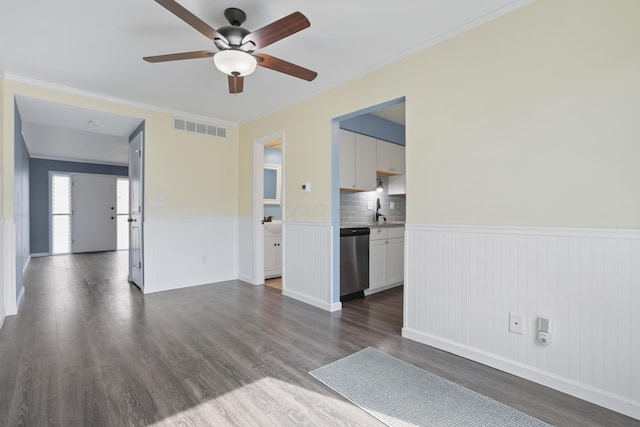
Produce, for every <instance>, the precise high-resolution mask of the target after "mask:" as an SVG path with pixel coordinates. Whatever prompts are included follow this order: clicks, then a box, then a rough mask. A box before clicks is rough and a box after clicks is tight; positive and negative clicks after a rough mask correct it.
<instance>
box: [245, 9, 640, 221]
mask: <svg viewBox="0 0 640 427" xmlns="http://www.w3.org/2000/svg"><path fill="white" fill-rule="evenodd" d="M638 16H640V2H638V1H636V0H613V1H603V0H600V1H592V2H584V1H582V0H562V1H557V0H538V1H536V2H534V3H533V4H531V5H529V6H526V7H524V8H522V9H519V10H517V11H515V12H512V13H510V14H508V15H506V16H503V17H502V18H499V19H497V20H494V21H492V22H490V23H487V24H485V25H482V26H480V27H478V28H476V29H474V30H472V31H469V32H467V33H464V34H462V35H460V36H457V37H455V38H453V39H450V40H448V41H446V42H444V43H441V44H439V45H437V46H435V47H433V48H430V49H427V50H425V51H422V52H420V53H418V54H415V55H413V56H411V57H409V58H406V59H404V60H401V61H399V62H396V63H394V64H391V65H388V66H386V67H384V68H382V69H380V70H378V71H376V72H373V73H371V74H369V75H367V76H364V77H362V78H359V79H356V80H354V81H352V82H350V83H348V84H345V85H343V86H341V87H339V88H336V89H334V90H332V91H329V92H326V93H324V94H322V95H319V96H317V97H315V98H313V99H310V100H307V101H305V102H303V103H301V104H298V105H296V106H294V107H292V108H289V109H286V110H283V111H280V112H278V113H275V114H273V115H271V116H269V117H266V118H263V119H261V120H257V121H255V122H252V123H249V124H247V125H245V126H242V127H241V139H240V141H241V147H240V176H241V177H242V178H241V181H240V193H241V196H240V204H239V207H240V215H241V216H250V215H251V174H252V167H251V163H252V147H251V145H252V144H251V143H252V141H253V139H254V138H257V137H260V136H263V135H266V134H269V133H272V132H274V131H277V130H284V131H285V133H286V146H285V162H286V164H285V169H286V175H285V192H286V204H287V206H286V212H287V218H288V219H295V220H329V219H330V205H331V194H330V173H331V172H330V170H331V169H330V168H331V159H330V156H331V144H330V132H331V119H332V118H334V117H338V116H341V115H344V114H346V113H349V112H352V111H357V110H360V109H362V108H365V107H369V106H372V105H376V104H379V103H381V102H385V101H388V100H391V99H394V98H398V97H400V96H405V97H406V114H407V149H406V153H407V172H408V173H407V191H408V196H407V220H408V222H409V223H418V224H422V223H429V224H431V223H436V224H484V225H527V226H574V227H629V228H638V227H640V197H638V189H639V184H640V167H638V161H639V159H640V143H639V142H638V141H639V137H640V120H638V119H637V117H639V116H640V114H639V113H640V78H639V77H638V76H640V54H639V53H638V52H639V50H638V46H640V26H638V25H637V17H638ZM303 181H311V183H312V189H313V191H312V193H302V192H300V191H299V190H298V186H299V184H300V183H301V182H303Z"/></svg>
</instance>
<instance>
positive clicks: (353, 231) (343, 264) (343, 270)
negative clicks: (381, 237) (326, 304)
mask: <svg viewBox="0 0 640 427" xmlns="http://www.w3.org/2000/svg"><path fill="white" fill-rule="evenodd" d="M369 234H370V230H369V228H367V227H353V228H342V229H340V300H341V301H344V300H348V299H352V298H358V297H363V296H364V290H365V289H367V288H368V287H369Z"/></svg>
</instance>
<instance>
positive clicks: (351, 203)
mask: <svg viewBox="0 0 640 427" xmlns="http://www.w3.org/2000/svg"><path fill="white" fill-rule="evenodd" d="M404 101H405V100H404V98H398V99H395V100H392V101H389V102H386V103H383V104H380V105H376V106H373V107H370V108H366V109H364V110H361V111H357V112H354V113H351V114H348V115H345V116H342V117H339V118H336V119H334V144H333V150H334V159H333V169H334V180H333V182H334V188H333V190H334V192H333V197H332V203H333V205H334V206H337V209H334V210H333V211H332V221H333V222H334V223H339V224H340V227H341V228H342V227H344V228H353V227H361V228H364V227H366V228H368V229H369V231H370V235H369V242H368V245H367V246H368V248H366V249H368V251H367V250H366V249H363V250H361V252H362V253H363V254H364V256H367V257H368V264H369V270H368V273H369V274H368V276H369V280H368V286H367V288H366V289H364V290H361V289H358V290H357V292H355V293H350V292H351V288H350V287H349V286H348V285H349V283H344V284H343V283H339V286H337V287H336V286H335V285H334V288H333V290H334V298H335V295H337V294H338V291H339V295H341V296H342V295H344V299H343V298H341V300H342V301H343V303H342V308H343V309H345V308H348V307H349V305H365V306H367V307H369V309H370V310H371V312H372V315H373V316H374V317H377V316H378V315H380V316H382V317H384V316H385V314H384V310H381V307H384V306H385V305H389V304H390V301H393V304H390V305H389V306H391V305H392V306H393V307H395V309H394V312H395V314H396V315H399V316H400V318H401V317H402V306H403V304H402V302H403V284H404V249H405V239H404V225H405V222H406V198H407V192H406V186H405V182H406V179H405V178H406V168H405V158H406V153H405V148H406V147H405V143H406V140H405V137H406V131H405V102H404ZM336 172H338V173H336ZM338 232H339V230H334V245H333V247H334V251H338V253H339V255H338V257H335V256H334V259H333V263H334V264H333V265H334V272H335V271H336V270H337V271H338V274H337V275H335V273H334V280H336V278H337V280H338V282H339V281H340V277H341V275H340V273H339V272H340V268H341V265H342V264H343V263H342V262H341V260H342V261H345V262H344V265H347V266H348V265H349V263H348V260H347V259H346V256H345V257H343V254H341V253H340V250H341V248H339V247H337V246H338V243H337V242H338V239H339V238H340V237H339V236H338ZM367 252H368V254H367ZM347 255H348V254H347ZM342 258H345V259H342ZM347 277H348V276H347ZM345 301H348V302H346V303H345ZM376 301H386V302H385V303H382V304H377V303H376ZM334 302H335V300H334Z"/></svg>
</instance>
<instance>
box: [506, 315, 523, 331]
mask: <svg viewBox="0 0 640 427" xmlns="http://www.w3.org/2000/svg"><path fill="white" fill-rule="evenodd" d="M509 332H513V333H514V334H520V335H523V334H524V316H522V314H518V313H509Z"/></svg>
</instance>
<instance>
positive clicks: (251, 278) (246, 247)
mask: <svg viewBox="0 0 640 427" xmlns="http://www.w3.org/2000/svg"><path fill="white" fill-rule="evenodd" d="M255 221H256V219H254V218H253V217H241V218H239V219H238V252H239V256H238V279H240V280H242V281H245V282H247V283H252V284H255V283H256V279H255V272H254V271H253V265H254V262H253V239H254V236H253V228H254V225H255Z"/></svg>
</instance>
